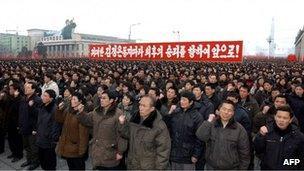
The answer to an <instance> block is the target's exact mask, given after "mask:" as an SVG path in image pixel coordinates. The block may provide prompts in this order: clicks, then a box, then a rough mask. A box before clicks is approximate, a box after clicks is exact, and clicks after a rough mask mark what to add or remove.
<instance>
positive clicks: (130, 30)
mask: <svg viewBox="0 0 304 171" xmlns="http://www.w3.org/2000/svg"><path fill="white" fill-rule="evenodd" d="M138 25H140V23H136V24H131V25H130V29H129V41H130V40H131V34H132V27H134V26H138Z"/></svg>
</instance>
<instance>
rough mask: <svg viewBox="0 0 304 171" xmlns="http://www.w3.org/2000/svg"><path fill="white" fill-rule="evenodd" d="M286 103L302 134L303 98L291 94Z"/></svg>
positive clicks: (303, 122) (303, 127)
mask: <svg viewBox="0 0 304 171" xmlns="http://www.w3.org/2000/svg"><path fill="white" fill-rule="evenodd" d="M288 103H289V104H290V107H291V108H292V110H293V112H294V115H295V116H296V118H297V119H298V121H299V125H300V131H301V132H302V133H304V97H299V96H297V95H295V94H291V95H290V96H288Z"/></svg>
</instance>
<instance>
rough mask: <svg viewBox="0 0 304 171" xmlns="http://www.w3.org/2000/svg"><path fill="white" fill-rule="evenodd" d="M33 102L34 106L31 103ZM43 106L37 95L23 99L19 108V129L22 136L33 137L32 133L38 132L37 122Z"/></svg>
mask: <svg viewBox="0 0 304 171" xmlns="http://www.w3.org/2000/svg"><path fill="white" fill-rule="evenodd" d="M30 101H33V102H34V104H33V106H30V105H29V102H30ZM41 106H42V100H41V98H40V97H38V96H37V95H36V94H33V95H32V96H31V97H29V98H23V99H22V100H21V102H20V107H19V127H20V133H21V134H22V135H31V134H32V131H36V130H37V120H38V112H39V108H40V107H41Z"/></svg>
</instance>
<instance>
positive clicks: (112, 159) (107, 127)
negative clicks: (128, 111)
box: [77, 105, 127, 168]
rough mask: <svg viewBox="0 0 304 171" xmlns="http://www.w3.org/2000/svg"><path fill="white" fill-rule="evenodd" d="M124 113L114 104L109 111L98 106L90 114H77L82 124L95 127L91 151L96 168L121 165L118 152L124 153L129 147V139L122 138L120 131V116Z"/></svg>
mask: <svg viewBox="0 0 304 171" xmlns="http://www.w3.org/2000/svg"><path fill="white" fill-rule="evenodd" d="M122 114H123V113H122V111H121V110H119V109H117V107H116V105H113V106H111V107H110V108H109V109H108V110H107V112H105V111H104V109H103V108H102V107H98V108H96V109H94V110H93V111H92V112H90V113H88V114H86V113H84V112H83V113H81V114H79V115H78V116H77V117H78V120H79V122H80V123H81V124H83V125H85V126H88V127H93V139H92V146H91V150H90V152H91V156H92V162H93V167H94V168H95V167H97V166H102V167H115V166H118V165H119V163H120V161H118V160H116V154H117V153H119V154H121V155H122V154H123V153H124V152H125V151H126V149H127V140H125V139H123V138H121V137H120V135H119V133H118V118H119V116H120V115H122Z"/></svg>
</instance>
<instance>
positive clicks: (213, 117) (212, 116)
mask: <svg viewBox="0 0 304 171" xmlns="http://www.w3.org/2000/svg"><path fill="white" fill-rule="evenodd" d="M214 120H215V114H210V115H209V118H208V122H213V121H214Z"/></svg>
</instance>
